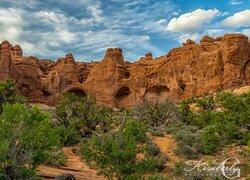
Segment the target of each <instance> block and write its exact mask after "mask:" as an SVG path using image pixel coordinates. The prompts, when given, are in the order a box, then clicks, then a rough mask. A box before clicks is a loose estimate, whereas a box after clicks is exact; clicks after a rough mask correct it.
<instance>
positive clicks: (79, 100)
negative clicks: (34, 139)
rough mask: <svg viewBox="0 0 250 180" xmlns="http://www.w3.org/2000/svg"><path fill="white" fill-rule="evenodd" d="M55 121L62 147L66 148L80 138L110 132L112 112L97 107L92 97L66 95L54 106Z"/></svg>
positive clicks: (112, 118)
mask: <svg viewBox="0 0 250 180" xmlns="http://www.w3.org/2000/svg"><path fill="white" fill-rule="evenodd" d="M55 119H56V122H55V124H56V125H57V127H58V128H59V130H58V131H59V132H58V133H59V134H60V136H61V142H62V145H66V146H68V145H74V144H77V143H79V142H80V140H81V138H83V137H89V136H91V135H92V134H93V133H96V134H103V133H107V132H108V131H110V130H111V129H112V123H113V120H114V111H113V109H112V108H110V107H105V106H97V104H96V101H95V98H94V97H92V96H88V97H79V96H77V95H76V94H74V93H67V94H66V95H65V96H64V98H63V99H62V100H61V102H59V104H58V105H57V106H56V110H55Z"/></svg>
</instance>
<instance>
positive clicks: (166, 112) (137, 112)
mask: <svg viewBox="0 0 250 180" xmlns="http://www.w3.org/2000/svg"><path fill="white" fill-rule="evenodd" d="M134 116H135V118H136V119H137V120H138V121H141V122H144V123H145V124H146V125H147V126H149V127H158V126H164V125H168V124H170V123H172V122H176V121H178V120H179V115H178V111H177V108H176V107H175V105H174V104H172V103H171V102H169V101H165V102H158V101H156V102H153V101H147V100H145V101H143V103H141V104H138V105H137V106H135V108H134Z"/></svg>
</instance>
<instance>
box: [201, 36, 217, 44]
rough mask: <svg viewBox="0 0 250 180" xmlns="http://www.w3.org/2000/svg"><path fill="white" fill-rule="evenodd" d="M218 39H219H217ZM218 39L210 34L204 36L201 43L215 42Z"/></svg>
mask: <svg viewBox="0 0 250 180" xmlns="http://www.w3.org/2000/svg"><path fill="white" fill-rule="evenodd" d="M217 40H218V39H217ZM215 41H216V40H215V39H214V38H212V37H209V36H204V37H203V38H202V39H201V40H200V43H214V42H215Z"/></svg>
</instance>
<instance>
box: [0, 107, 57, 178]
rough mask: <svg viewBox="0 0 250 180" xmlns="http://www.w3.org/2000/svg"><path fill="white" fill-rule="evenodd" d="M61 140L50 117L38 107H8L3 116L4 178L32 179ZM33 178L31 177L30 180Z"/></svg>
mask: <svg viewBox="0 0 250 180" xmlns="http://www.w3.org/2000/svg"><path fill="white" fill-rule="evenodd" d="M58 142H59V138H58V135H57V133H56V131H55V130H54V128H53V125H52V123H51V122H50V120H49V119H48V116H47V115H46V114H44V113H42V112H40V111H39V109H37V108H32V109H29V108H27V107H26V106H25V105H22V104H13V105H11V104H6V105H4V106H3V112H2V114H1V116H0V164H1V166H0V172H2V176H3V177H2V178H4V179H29V178H32V177H33V176H35V169H36V168H37V166H38V165H39V164H41V163H43V162H45V160H46V157H48V153H49V152H50V151H51V150H53V148H54V147H56V146H57V145H58ZM31 176H32V177H31Z"/></svg>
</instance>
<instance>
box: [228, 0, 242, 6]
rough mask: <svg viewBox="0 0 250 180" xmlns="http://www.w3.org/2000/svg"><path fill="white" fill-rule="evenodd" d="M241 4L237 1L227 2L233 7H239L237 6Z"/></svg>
mask: <svg viewBox="0 0 250 180" xmlns="http://www.w3.org/2000/svg"><path fill="white" fill-rule="evenodd" d="M242 3H243V2H242V1H237V0H231V1H230V2H229V4H230V5H233V6H235V5H239V4H242Z"/></svg>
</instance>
